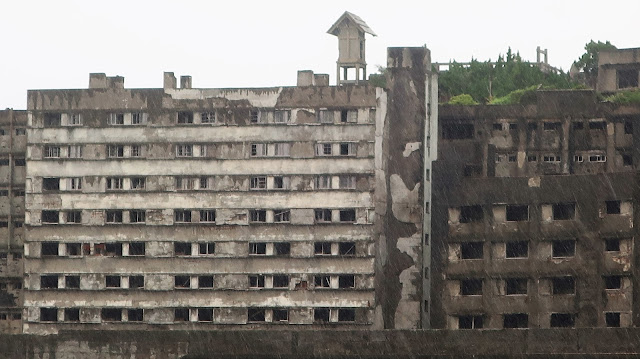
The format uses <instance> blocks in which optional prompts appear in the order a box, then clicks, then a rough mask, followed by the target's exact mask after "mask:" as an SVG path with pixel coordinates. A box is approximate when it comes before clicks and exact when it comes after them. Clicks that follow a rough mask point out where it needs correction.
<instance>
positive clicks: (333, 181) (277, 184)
mask: <svg viewBox="0 0 640 359" xmlns="http://www.w3.org/2000/svg"><path fill="white" fill-rule="evenodd" d="M174 180H175V188H176V190H179V191H189V190H207V189H212V188H213V187H214V182H213V180H214V178H213V177H209V176H196V177H190V176H175V177H174ZM82 182H83V178H82V177H66V178H60V177H44V178H43V179H42V190H43V191H61V190H62V191H80V190H82ZM313 184H314V189H355V188H356V176H355V175H336V176H334V175H318V176H315V177H314V178H313ZM104 188H105V190H107V191H119V190H134V191H135V190H145V189H146V188H147V178H146V177H106V178H105V187H104ZM249 189H250V190H267V189H274V190H279V189H282V190H287V189H291V176H251V177H250V178H249ZM4 192H7V191H4ZM15 195H16V196H19V195H22V196H24V191H17V192H15ZM0 196H2V191H0Z"/></svg>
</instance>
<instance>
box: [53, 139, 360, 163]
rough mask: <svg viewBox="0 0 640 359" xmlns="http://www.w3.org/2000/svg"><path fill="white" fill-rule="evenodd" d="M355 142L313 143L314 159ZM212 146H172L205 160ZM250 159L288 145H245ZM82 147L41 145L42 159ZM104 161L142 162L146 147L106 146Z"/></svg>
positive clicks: (286, 150) (346, 151)
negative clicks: (111, 159) (139, 159)
mask: <svg viewBox="0 0 640 359" xmlns="http://www.w3.org/2000/svg"><path fill="white" fill-rule="evenodd" d="M357 145H358V144H357V143H356V142H324V143H316V144H315V146H314V149H315V150H314V153H315V155H316V156H319V157H322V156H355V155H356V150H357ZM213 146H214V145H213V144H176V145H175V156H176V158H190V157H208V156H210V154H209V155H208V154H207V152H208V151H209V152H211V151H212V147H213ZM249 149H250V152H249V153H250V155H251V157H290V156H291V143H289V142H275V143H273V142H262V143H251V144H250V145H249ZM82 152H83V145H45V146H44V147H43V152H42V157H43V158H49V159H51V158H55V159H59V158H82V156H83V153H82ZM106 154H107V158H143V157H146V154H147V146H146V145H106Z"/></svg>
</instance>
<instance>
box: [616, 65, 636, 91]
mask: <svg viewBox="0 0 640 359" xmlns="http://www.w3.org/2000/svg"><path fill="white" fill-rule="evenodd" d="M617 75H618V88H619V89H624V88H630V87H638V70H636V69H630V70H618V71H617Z"/></svg>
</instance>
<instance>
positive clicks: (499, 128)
mask: <svg viewBox="0 0 640 359" xmlns="http://www.w3.org/2000/svg"><path fill="white" fill-rule="evenodd" d="M493 130H494V131H502V124H501V123H499V122H498V123H494V124H493Z"/></svg>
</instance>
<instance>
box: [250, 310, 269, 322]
mask: <svg viewBox="0 0 640 359" xmlns="http://www.w3.org/2000/svg"><path fill="white" fill-rule="evenodd" d="M264 313H265V310H264V309H262V308H247V319H248V321H250V322H264V320H265V318H264Z"/></svg>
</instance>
